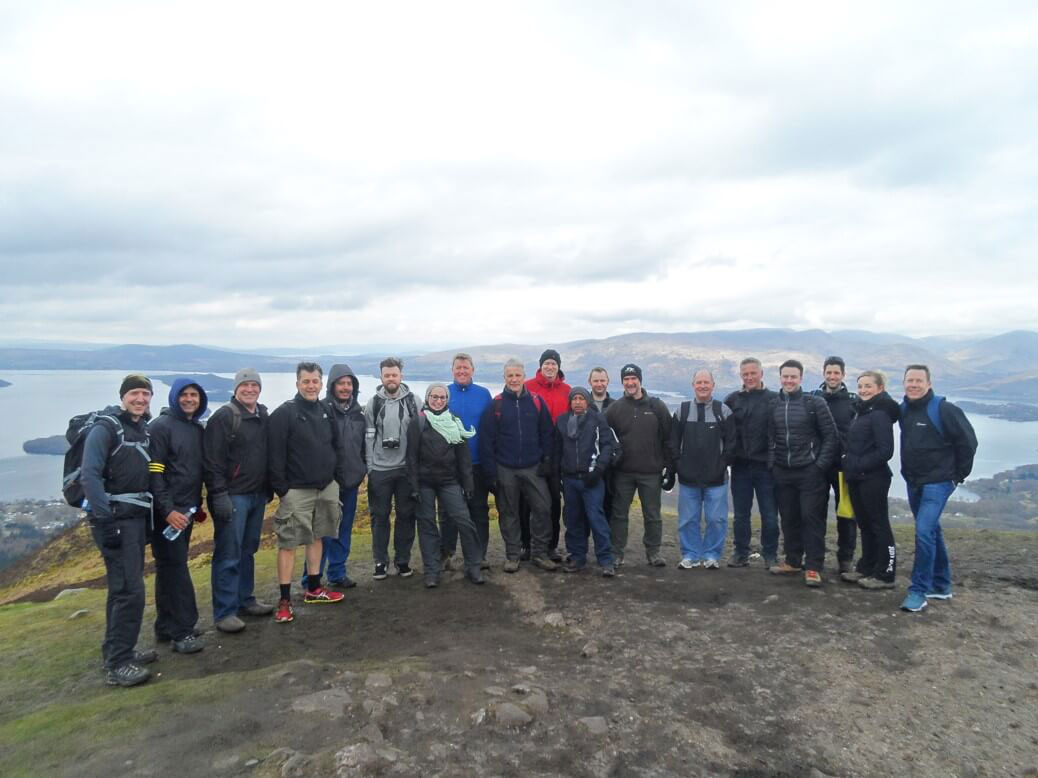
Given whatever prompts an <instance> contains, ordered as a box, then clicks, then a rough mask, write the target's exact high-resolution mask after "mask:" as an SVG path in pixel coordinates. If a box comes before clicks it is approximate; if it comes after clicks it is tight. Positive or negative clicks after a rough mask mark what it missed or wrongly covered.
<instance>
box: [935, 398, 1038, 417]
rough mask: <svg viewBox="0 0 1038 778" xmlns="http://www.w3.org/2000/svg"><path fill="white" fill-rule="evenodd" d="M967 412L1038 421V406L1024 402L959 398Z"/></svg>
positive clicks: (960, 404) (959, 403)
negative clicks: (977, 400) (990, 401)
mask: <svg viewBox="0 0 1038 778" xmlns="http://www.w3.org/2000/svg"><path fill="white" fill-rule="evenodd" d="M955 404H956V405H957V406H959V408H960V409H961V410H963V411H965V412H966V413H976V414H979V415H981V416H993V417H994V418H996V419H1003V420H1005V421H1038V406H1035V405H1024V404H1023V403H976V402H973V401H971V400H959V401H957V402H956V403H955Z"/></svg>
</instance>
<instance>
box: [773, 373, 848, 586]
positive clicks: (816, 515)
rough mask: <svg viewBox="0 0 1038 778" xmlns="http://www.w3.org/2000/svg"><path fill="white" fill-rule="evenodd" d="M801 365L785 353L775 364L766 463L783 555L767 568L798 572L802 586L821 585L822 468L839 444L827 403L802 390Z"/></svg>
mask: <svg viewBox="0 0 1038 778" xmlns="http://www.w3.org/2000/svg"><path fill="white" fill-rule="evenodd" d="M803 377H804V366H803V365H802V364H801V363H800V362H798V361H797V360H795V359H787V360H786V361H785V362H783V363H782V365H781V366H780V367H779V379H780V381H781V382H782V389H780V390H779V396H778V397H777V398H776V399H775V401H774V402H772V404H771V411H770V413H769V415H768V464H769V466H770V467H771V475H772V478H773V479H774V481H775V498H776V500H777V502H778V509H779V514H780V515H781V517H782V539H783V546H784V549H783V550H784V551H785V555H786V558H785V559H784V560H783V561H782V562H780V563H779V564H777V565H775V566H774V567H772V568H771V572H772V573H775V574H776V575H781V574H792V573H799V572H801V570H803V572H804V583H805V584H807V585H808V586H812V587H814V586H821V585H822V569H823V567H824V564H825V524H826V510H825V508H826V503H827V502H828V500H829V482H828V480H827V478H826V473H828V472H829V469H830V468H831V467H832V466H833V462H834V461H835V460H836V454H837V452H838V450H839V445H840V442H839V433H838V432H837V431H836V422H834V421H833V415H832V414H831V413H829V406H828V405H827V404H826V402H825V400H823V399H822V398H821V397H816V396H815V395H813V394H806V393H805V392H804V390H803V389H802V388H801V386H800V383H801V381H802V380H803Z"/></svg>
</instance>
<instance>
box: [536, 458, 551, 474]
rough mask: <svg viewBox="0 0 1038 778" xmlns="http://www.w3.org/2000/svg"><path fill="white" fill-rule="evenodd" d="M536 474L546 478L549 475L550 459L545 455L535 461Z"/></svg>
mask: <svg viewBox="0 0 1038 778" xmlns="http://www.w3.org/2000/svg"><path fill="white" fill-rule="evenodd" d="M537 475H539V476H540V477H541V478H547V477H548V476H549V475H551V459H549V458H548V457H545V458H544V459H542V460H541V461H540V462H538V463H537Z"/></svg>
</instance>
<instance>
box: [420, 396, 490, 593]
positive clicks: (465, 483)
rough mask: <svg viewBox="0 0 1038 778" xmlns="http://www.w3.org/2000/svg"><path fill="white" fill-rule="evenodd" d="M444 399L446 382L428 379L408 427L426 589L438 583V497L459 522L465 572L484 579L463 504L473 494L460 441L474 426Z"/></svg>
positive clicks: (469, 469) (469, 468) (475, 538)
mask: <svg viewBox="0 0 1038 778" xmlns="http://www.w3.org/2000/svg"><path fill="white" fill-rule="evenodd" d="M449 399H450V391H449V390H448V389H447V386H446V384H439V383H436V384H430V385H429V388H428V389H426V390H425V405H424V406H423V407H422V410H421V412H420V413H419V414H418V419H417V422H416V423H413V424H410V425H408V428H407V455H406V456H407V470H408V476H409V478H410V481H411V490H412V494H411V497H412V498H413V499H415V500H417V501H418V507H417V511H416V516H417V519H418V544H419V546H420V548H421V550H422V566H423V567H424V568H425V586H426V588H427V589H435V588H436V587H437V586H439V584H440V550H441V549H440V533H439V530H437V528H436V502H437V500H439V503H440V510H441V511H444V512H445V513H446V514H447V516H449V517H450V518H451V519H452V520H453V521H454V523H455V524H456V525H457V527H458V534H459V535H460V536H461V551H462V555H463V556H464V559H465V577H466V578H468V580H470V581H471V582H472V583H475V584H481V583H483V574H482V573H481V572H480V562H481V561H482V558H483V552H482V546H481V544H480V542H479V537H478V536H477V535H476V525H475V524H473V522H472V519H471V517H470V516H469V508H468V497H469V495H471V494H472V455H471V454H470V453H469V447H468V444H467V443H466V442H465V441H466V440H467V439H468V438H471V437H472V436H473V435H475V434H476V431H475V430H474V429H468V430H466V429H465V427H464V425H463V424H462V423H461V419H459V418H458V417H457V416H455V415H454V414H453V413H451V412H450V411H449V410H447V401H448V400H449Z"/></svg>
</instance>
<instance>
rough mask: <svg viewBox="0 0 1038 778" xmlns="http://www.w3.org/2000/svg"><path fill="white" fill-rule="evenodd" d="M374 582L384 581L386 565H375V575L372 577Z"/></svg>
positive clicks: (383, 563) (382, 563)
mask: <svg viewBox="0 0 1038 778" xmlns="http://www.w3.org/2000/svg"><path fill="white" fill-rule="evenodd" d="M372 578H374V579H375V580H376V581H384V580H386V563H385V562H379V563H377V564H376V565H375V574H374V575H373V576H372Z"/></svg>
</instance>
